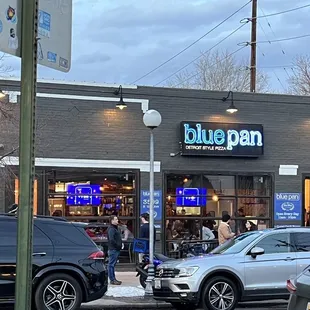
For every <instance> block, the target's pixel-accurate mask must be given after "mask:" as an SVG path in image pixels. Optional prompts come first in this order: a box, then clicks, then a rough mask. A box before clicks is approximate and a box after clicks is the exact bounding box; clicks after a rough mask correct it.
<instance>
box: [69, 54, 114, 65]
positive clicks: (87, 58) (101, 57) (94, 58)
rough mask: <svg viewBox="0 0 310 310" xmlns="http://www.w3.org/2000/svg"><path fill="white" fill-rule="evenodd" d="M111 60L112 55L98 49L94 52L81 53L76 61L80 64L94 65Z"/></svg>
mask: <svg viewBox="0 0 310 310" xmlns="http://www.w3.org/2000/svg"><path fill="white" fill-rule="evenodd" d="M109 60H111V56H109V55H105V54H102V52H101V51H96V52H93V53H89V54H84V55H81V56H79V57H77V59H76V60H74V61H75V62H76V63H78V64H83V65H92V64H94V63H100V64H102V63H105V62H108V61H109Z"/></svg>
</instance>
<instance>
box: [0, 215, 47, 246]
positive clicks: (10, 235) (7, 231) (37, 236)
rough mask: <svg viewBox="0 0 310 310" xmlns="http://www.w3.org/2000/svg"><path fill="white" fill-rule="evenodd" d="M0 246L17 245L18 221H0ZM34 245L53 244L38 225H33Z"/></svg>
mask: <svg viewBox="0 0 310 310" xmlns="http://www.w3.org/2000/svg"><path fill="white" fill-rule="evenodd" d="M0 236H1V238H0V246H16V244H17V221H15V220H14V221H13V220H8V221H1V222H0ZM33 245H34V246H42V245H52V242H51V240H50V239H49V238H48V237H47V236H46V235H45V234H44V233H43V232H42V231H41V230H40V229H38V228H37V227H36V226H34V227H33Z"/></svg>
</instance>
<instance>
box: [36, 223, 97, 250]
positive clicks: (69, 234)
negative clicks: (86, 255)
mask: <svg viewBox="0 0 310 310" xmlns="http://www.w3.org/2000/svg"><path fill="white" fill-rule="evenodd" d="M36 225H38V227H39V228H40V229H41V230H42V231H43V232H44V233H45V234H46V235H48V236H49V238H51V239H52V240H53V243H54V245H61V246H72V245H73V244H74V245H81V246H92V247H93V246H94V243H93V241H92V240H91V239H90V238H89V237H88V235H87V234H86V232H85V230H84V228H83V227H79V226H78V227H75V226H74V225H73V224H72V223H68V222H58V221H52V222H47V221H46V222H43V221H42V222H37V223H36Z"/></svg>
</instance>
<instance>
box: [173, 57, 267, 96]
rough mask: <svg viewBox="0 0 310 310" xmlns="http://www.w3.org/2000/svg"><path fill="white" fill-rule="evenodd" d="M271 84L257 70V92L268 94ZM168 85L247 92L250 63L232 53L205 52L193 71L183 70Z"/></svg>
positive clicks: (263, 74)
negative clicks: (238, 58)
mask: <svg viewBox="0 0 310 310" xmlns="http://www.w3.org/2000/svg"><path fill="white" fill-rule="evenodd" d="M202 54H203V53H202ZM268 81H269V77H268V75H267V74H265V73H263V72H259V71H258V72H257V76H256V91H257V92H268V90H269V83H268ZM168 86H169V87H180V88H194V89H204V90H220V91H229V90H231V91H236V92H248V91H249V90H250V70H249V67H248V60H245V59H242V60H241V61H239V60H237V58H236V57H235V56H234V55H231V53H230V52H229V51H224V52H220V51H215V52H213V53H206V54H204V55H203V56H202V57H200V58H199V60H197V62H195V63H194V70H193V71H188V70H185V71H181V72H180V73H179V74H177V75H176V76H175V77H174V78H173V79H172V80H170V81H168Z"/></svg>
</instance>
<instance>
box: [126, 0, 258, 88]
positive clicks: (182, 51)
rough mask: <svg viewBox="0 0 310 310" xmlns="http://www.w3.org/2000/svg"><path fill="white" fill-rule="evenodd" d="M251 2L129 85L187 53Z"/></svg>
mask: <svg viewBox="0 0 310 310" xmlns="http://www.w3.org/2000/svg"><path fill="white" fill-rule="evenodd" d="M251 2H252V0H250V1H248V2H247V3H246V4H245V5H243V6H242V7H241V8H240V9H238V10H237V11H235V12H234V13H233V14H231V15H229V16H228V17H227V18H225V19H224V20H223V21H222V22H220V23H219V24H217V25H216V26H215V27H213V28H212V29H211V30H209V31H208V32H206V33H205V34H204V35H202V36H201V37H200V38H198V39H197V40H196V41H194V42H193V43H191V44H190V45H188V46H187V47H185V48H184V49H182V50H181V51H180V52H178V53H177V54H175V55H174V56H172V57H170V58H169V59H168V60H166V61H165V62H163V63H162V64H160V65H159V66H157V67H156V68H154V69H153V70H151V71H149V72H148V73H146V74H144V75H143V76H141V77H140V78H138V79H136V80H135V81H133V82H132V83H130V84H135V83H136V82H138V81H140V80H142V79H143V78H145V77H146V76H148V75H150V74H151V73H153V72H155V71H156V70H158V69H159V68H161V67H162V66H164V65H165V64H167V63H168V62H170V61H171V60H173V59H175V58H176V57H178V56H179V55H181V54H182V53H184V52H185V51H187V50H188V49H189V48H191V47H192V46H193V45H195V44H196V43H198V42H199V41H200V40H202V39H203V38H205V37H206V36H207V35H208V34H210V33H211V32H212V31H214V30H215V29H217V28H218V27H219V26H221V25H222V24H224V23H225V22H226V21H228V20H229V19H230V18H232V17H233V16H234V15H236V14H237V13H239V12H240V11H241V10H242V9H244V8H245V7H246V6H247V5H248V4H249V3H251Z"/></svg>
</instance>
